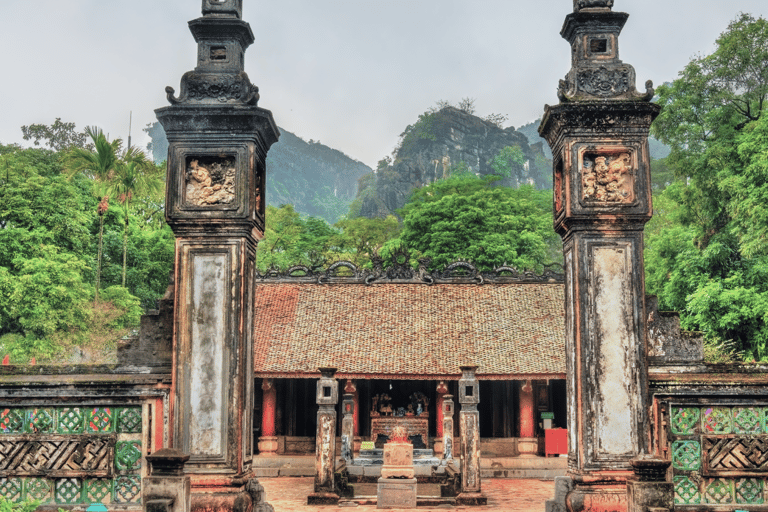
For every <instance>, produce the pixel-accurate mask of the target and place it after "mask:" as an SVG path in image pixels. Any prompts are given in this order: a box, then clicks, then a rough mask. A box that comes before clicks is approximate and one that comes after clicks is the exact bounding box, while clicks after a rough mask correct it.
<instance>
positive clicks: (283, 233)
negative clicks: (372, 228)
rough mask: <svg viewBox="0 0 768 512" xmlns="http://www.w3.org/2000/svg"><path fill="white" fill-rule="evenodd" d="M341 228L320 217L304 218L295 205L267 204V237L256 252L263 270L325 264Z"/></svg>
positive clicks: (262, 240) (258, 263)
mask: <svg viewBox="0 0 768 512" xmlns="http://www.w3.org/2000/svg"><path fill="white" fill-rule="evenodd" d="M336 235H337V231H336V230H335V229H333V228H332V227H331V226H330V225H328V223H327V222H326V221H325V220H323V219H319V218H317V217H302V216H301V215H299V213H298V212H296V210H294V209H293V205H290V204H284V205H281V206H280V208H275V207H274V206H267V211H266V226H265V229H264V238H262V239H261V241H260V242H259V246H258V252H257V254H256V266H257V268H258V269H259V270H261V271H262V272H264V271H267V270H269V269H270V268H276V269H281V270H285V269H287V268H288V267H291V266H293V265H306V266H308V267H310V268H312V269H316V268H320V267H322V266H323V265H324V264H325V263H326V262H327V261H328V260H329V259H330V257H331V255H330V253H331V243H332V240H333V238H334V237H335V236H336Z"/></svg>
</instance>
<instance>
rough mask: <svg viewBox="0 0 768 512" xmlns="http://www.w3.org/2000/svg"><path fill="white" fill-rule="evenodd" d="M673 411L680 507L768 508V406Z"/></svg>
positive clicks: (672, 440)
mask: <svg viewBox="0 0 768 512" xmlns="http://www.w3.org/2000/svg"><path fill="white" fill-rule="evenodd" d="M669 411H670V414H669V431H668V439H669V442H670V445H669V452H670V456H671V459H672V473H673V476H672V481H673V483H674V490H675V497H674V500H675V509H676V510H677V508H678V507H679V508H680V509H681V510H686V508H687V507H695V510H752V508H751V507H750V505H752V506H757V505H759V506H761V507H764V506H765V504H766V502H767V501H768V500H767V499H766V493H768V488H767V486H766V479H768V435H766V434H768V430H767V429H768V423H767V421H768V407H766V406H764V405H760V406H749V405H733V406H724V405H719V404H712V405H711V406H698V405H696V406H685V405H674V404H670V407H669ZM723 507H725V508H723Z"/></svg>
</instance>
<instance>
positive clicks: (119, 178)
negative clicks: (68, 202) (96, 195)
mask: <svg viewBox="0 0 768 512" xmlns="http://www.w3.org/2000/svg"><path fill="white" fill-rule="evenodd" d="M156 171H157V168H156V167H155V165H154V164H153V163H152V162H151V161H149V160H148V159H147V157H146V155H145V154H144V152H143V151H141V150H138V149H136V148H135V147H134V148H128V150H127V151H126V153H125V155H124V156H123V158H122V159H121V160H120V161H118V162H117V165H116V166H115V169H114V176H113V177H112V178H111V180H110V181H109V184H108V185H107V194H108V195H110V196H112V197H117V200H118V201H119V202H120V203H121V204H122V205H123V213H124V219H125V228H124V230H123V278H122V286H125V274H126V270H127V263H126V258H127V252H128V222H129V219H130V205H131V200H132V199H133V198H134V196H135V195H144V196H149V195H156V194H157V193H158V192H160V191H161V190H162V188H163V181H161V178H160V176H159V175H158V174H157V173H156Z"/></svg>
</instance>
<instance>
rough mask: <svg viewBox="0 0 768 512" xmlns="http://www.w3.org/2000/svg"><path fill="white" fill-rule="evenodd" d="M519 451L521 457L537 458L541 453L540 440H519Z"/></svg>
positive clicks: (526, 438)
mask: <svg viewBox="0 0 768 512" xmlns="http://www.w3.org/2000/svg"><path fill="white" fill-rule="evenodd" d="M517 451H519V452H520V456H521V457H536V456H537V455H538V453H539V440H538V439H537V438H535V437H521V438H520V439H518V440H517Z"/></svg>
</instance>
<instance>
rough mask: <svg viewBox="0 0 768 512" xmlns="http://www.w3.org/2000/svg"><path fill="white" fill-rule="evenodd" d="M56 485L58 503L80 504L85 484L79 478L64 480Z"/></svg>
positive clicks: (57, 481)
mask: <svg viewBox="0 0 768 512" xmlns="http://www.w3.org/2000/svg"><path fill="white" fill-rule="evenodd" d="M54 485H55V500H56V503H80V501H81V499H82V486H83V482H82V481H81V480H80V479H79V478H62V479H59V480H56V481H55V484H54Z"/></svg>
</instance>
